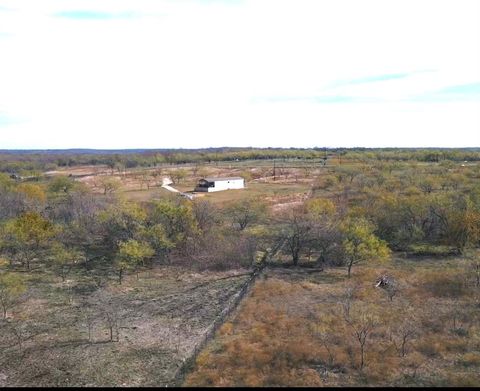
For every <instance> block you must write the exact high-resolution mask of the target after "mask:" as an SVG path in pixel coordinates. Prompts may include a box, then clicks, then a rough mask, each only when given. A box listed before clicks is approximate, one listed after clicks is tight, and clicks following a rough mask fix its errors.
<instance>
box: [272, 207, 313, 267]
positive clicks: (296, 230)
mask: <svg viewBox="0 0 480 391" xmlns="http://www.w3.org/2000/svg"><path fill="white" fill-rule="evenodd" d="M279 224H280V232H279V237H278V239H279V241H281V242H283V243H284V244H285V247H286V248H287V249H288V252H289V254H290V255H291V257H292V262H293V264H294V265H295V266H296V265H297V264H298V261H299V260H300V255H301V253H302V252H303V251H305V250H307V249H310V248H311V246H312V243H313V236H312V229H313V222H312V220H311V219H309V218H308V214H307V213H306V210H305V208H304V207H303V205H302V206H300V207H296V208H292V209H291V210H288V211H286V212H284V213H283V216H281V218H280V221H279Z"/></svg>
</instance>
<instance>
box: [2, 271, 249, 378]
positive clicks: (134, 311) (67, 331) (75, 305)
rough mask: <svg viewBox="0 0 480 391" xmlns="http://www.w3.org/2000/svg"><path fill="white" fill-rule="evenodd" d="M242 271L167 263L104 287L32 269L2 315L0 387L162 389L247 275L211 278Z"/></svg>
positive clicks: (103, 285) (83, 280)
mask: <svg viewBox="0 0 480 391" xmlns="http://www.w3.org/2000/svg"><path fill="white" fill-rule="evenodd" d="M98 272H99V271H98V270H96V271H95V274H97V275H98ZM241 272H242V271H229V272H228V273H212V272H209V273H193V272H185V271H182V270H180V269H179V268H174V267H168V266H164V267H155V268H154V269H152V270H148V271H145V272H142V273H140V276H139V279H138V280H137V278H136V277H135V276H134V275H133V276H129V277H128V278H127V279H126V280H125V281H124V283H123V284H122V285H118V284H117V283H116V281H113V280H112V281H110V282H106V283H104V284H102V285H101V286H98V285H95V284H94V283H93V282H92V278H87V275H85V276H84V278H82V274H84V272H77V273H76V274H77V275H75V276H72V277H70V278H69V280H67V281H66V282H64V283H62V282H60V281H59V279H58V277H55V276H53V275H52V276H50V277H48V276H45V275H43V276H42V277H41V278H40V277H37V276H36V274H35V273H33V272H32V273H31V274H29V275H28V276H27V277H28V279H29V285H30V289H29V292H28V296H26V297H24V298H23V302H22V304H21V305H19V306H17V307H16V308H15V310H14V311H13V312H12V313H11V314H10V316H11V318H9V319H8V320H3V319H2V320H0V329H1V330H2V333H1V334H0V348H1V350H2V354H1V355H0V386H31V385H36V386H165V385H167V384H169V383H170V382H171V381H172V380H173V377H174V375H175V373H176V372H177V370H178V368H179V367H180V366H181V364H182V362H183V361H184V359H185V358H187V357H189V356H190V355H191V352H192V349H193V348H194V346H195V345H196V344H197V343H198V341H199V340H201V338H202V337H203V334H204V333H205V330H206V329H207V328H208V327H209V326H210V325H211V324H212V322H213V321H214V320H215V319H216V317H217V316H218V315H219V313H220V312H221V311H222V310H223V309H224V308H225V306H227V305H228V303H229V301H230V300H231V298H232V296H233V295H234V294H235V293H237V292H238V290H239V289H240V287H241V286H242V284H243V283H244V282H245V280H246V278H247V277H246V276H241V277H235V278H229V279H224V280H218V281H214V280H217V279H219V278H223V277H226V276H229V275H232V274H237V273H241ZM91 273H92V274H93V273H94V271H92V272H91ZM16 320H21V321H22V322H21V324H22V326H21V329H18V328H16V327H15V324H16V322H15V321H16ZM110 327H111V328H112V336H113V341H110ZM89 330H90V331H89ZM89 334H90V335H89ZM117 339H118V341H117Z"/></svg>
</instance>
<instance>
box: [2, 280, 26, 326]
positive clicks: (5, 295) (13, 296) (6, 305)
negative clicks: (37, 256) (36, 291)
mask: <svg viewBox="0 0 480 391" xmlns="http://www.w3.org/2000/svg"><path fill="white" fill-rule="evenodd" d="M25 291H26V286H25V282H24V280H23V279H22V278H21V277H20V276H19V275H18V274H14V273H8V272H5V273H2V274H0V305H1V306H2V311H3V317H4V318H5V319H6V318H7V311H8V310H9V309H10V308H12V307H13V306H14V305H15V304H16V302H17V300H18V298H19V297H20V295H21V294H22V293H24V292H25Z"/></svg>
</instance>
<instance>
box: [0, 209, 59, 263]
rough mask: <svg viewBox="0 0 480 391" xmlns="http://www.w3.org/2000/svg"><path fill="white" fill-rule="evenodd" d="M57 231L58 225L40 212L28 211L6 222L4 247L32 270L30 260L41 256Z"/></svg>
mask: <svg viewBox="0 0 480 391" xmlns="http://www.w3.org/2000/svg"><path fill="white" fill-rule="evenodd" d="M56 232H57V229H56V227H55V226H54V225H53V224H52V223H51V222H50V221H48V220H47V219H45V218H44V217H42V216H41V215H40V214H39V213H37V212H26V213H24V214H22V215H20V216H19V217H17V218H15V219H13V220H10V221H9V222H8V223H7V224H6V227H5V229H4V230H3V235H2V236H3V238H2V239H3V240H2V248H3V249H4V250H7V251H9V252H10V253H11V255H12V256H16V257H18V258H19V259H20V261H21V263H22V264H23V265H25V264H26V266H27V269H28V270H30V262H31V261H32V260H33V259H35V258H37V257H39V255H40V253H41V252H42V251H43V250H44V249H45V248H46V246H47V245H48V242H49V241H50V239H51V238H52V237H53V236H54V235H55V233H56Z"/></svg>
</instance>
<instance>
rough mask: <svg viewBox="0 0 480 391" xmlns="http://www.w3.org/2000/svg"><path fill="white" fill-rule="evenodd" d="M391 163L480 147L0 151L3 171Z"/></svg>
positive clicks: (472, 154)
mask: <svg viewBox="0 0 480 391" xmlns="http://www.w3.org/2000/svg"><path fill="white" fill-rule="evenodd" d="M327 156H328V157H329V158H330V157H339V158H341V159H342V160H362V161H368V160H392V161H407V160H414V161H420V162H440V161H443V160H451V161H465V160H466V161H479V160H480V148H458V149H447V148H445V149H442V148H423V149H422V148H379V149H370V148H311V149H300V148H226V147H224V148H206V149H155V150H148V149H132V150H128V149H126V150H91V149H70V150H41V151H40V150H0V171H1V172H10V173H16V172H20V171H36V170H37V171H44V170H54V169H55V168H57V167H66V166H68V167H72V166H79V165H107V166H109V167H115V166H122V167H125V168H134V167H155V166H157V165H161V164H185V163H211V162H220V161H237V160H238V161H244V160H265V159H285V160H286V159H304V160H310V159H323V158H325V157H327Z"/></svg>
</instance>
